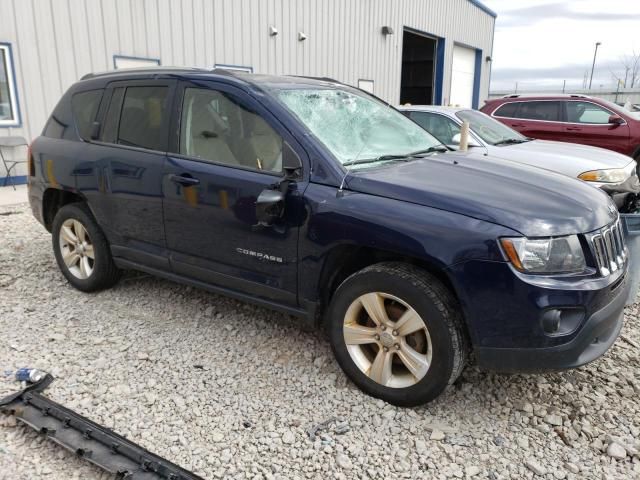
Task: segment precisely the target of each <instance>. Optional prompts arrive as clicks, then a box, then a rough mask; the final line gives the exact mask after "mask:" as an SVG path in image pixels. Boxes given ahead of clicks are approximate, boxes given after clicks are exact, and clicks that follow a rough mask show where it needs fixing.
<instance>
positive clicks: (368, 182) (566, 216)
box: [347, 152, 617, 237]
mask: <svg viewBox="0 0 640 480" xmlns="http://www.w3.org/2000/svg"><path fill="white" fill-rule="evenodd" d="M347 187H348V188H349V190H352V191H356V192H362V193H367V194H371V195H378V196H383V197H388V198H394V199H397V200H402V201H406V202H412V203H417V204H421V205H425V206H429V207H433V208H438V209H441V210H446V211H450V212H455V213H459V214H462V215H467V216H469V217H473V218H477V219H479V220H485V221H489V222H492V223H496V224H500V225H503V226H505V227H508V228H511V229H513V230H516V231H518V232H520V233H522V234H523V235H526V236H529V237H535V236H547V235H548V236H555V235H569V234H574V233H585V232H590V231H592V230H595V229H597V228H600V227H602V226H604V225H607V224H609V223H611V222H612V221H613V220H614V219H615V218H616V216H617V211H616V209H615V205H613V202H612V201H611V200H610V199H609V197H608V196H607V195H606V194H605V193H603V192H602V191H601V190H599V189H597V188H595V187H592V186H590V185H588V184H587V183H585V182H582V181H580V180H576V179H572V178H570V177H567V176H564V175H560V174H557V173H555V172H550V171H547V170H543V169H541V168H534V167H530V166H528V165H522V164H519V163H515V162H509V161H507V162H505V161H504V160H500V159H494V158H491V157H478V156H471V155H469V154H468V153H463V152H449V153H445V154H436V155H432V156H430V157H427V158H423V159H419V160H412V161H409V162H394V163H388V164H384V165H380V166H378V167H373V168H366V169H360V170H355V171H352V172H351V174H350V175H349V177H348V181H347ZM399 214H401V212H399Z"/></svg>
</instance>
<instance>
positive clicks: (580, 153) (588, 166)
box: [488, 140, 632, 177]
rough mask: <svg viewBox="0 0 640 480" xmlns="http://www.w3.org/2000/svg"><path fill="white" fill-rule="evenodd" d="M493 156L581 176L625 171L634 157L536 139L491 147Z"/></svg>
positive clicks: (585, 146)
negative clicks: (618, 170) (619, 169)
mask: <svg viewBox="0 0 640 480" xmlns="http://www.w3.org/2000/svg"><path fill="white" fill-rule="evenodd" d="M488 152H489V155H491V156H492V157H497V158H504V159H507V160H513V161H516V162H521V163H526V164H527V165H533V166H534V167H540V168H546V169H548V170H553V171H555V172H560V173H564V174H565V175H569V176H570V177H577V176H578V175H580V174H581V173H584V172H588V171H589V170H603V169H606V168H624V167H626V166H627V165H629V162H631V161H632V159H631V158H629V157H627V156H625V155H622V154H620V153H616V152H612V151H611V150H605V149H604V148H598V147H591V146H587V145H579V144H576V143H565V142H553V141H548V140H532V141H530V142H525V143H517V144H513V145H502V146H489V147H488Z"/></svg>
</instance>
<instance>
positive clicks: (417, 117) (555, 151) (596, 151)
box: [398, 105, 640, 212]
mask: <svg viewBox="0 0 640 480" xmlns="http://www.w3.org/2000/svg"><path fill="white" fill-rule="evenodd" d="M398 109H399V110H401V111H403V112H404V113H405V114H406V115H407V116H409V117H410V118H411V119H412V120H414V121H415V122H416V123H418V124H419V125H420V126H421V127H422V128H424V129H425V130H427V131H428V132H429V133H431V134H432V135H433V136H434V137H436V138H437V139H438V140H440V141H441V142H442V143H443V144H445V145H447V146H449V147H452V148H457V146H458V144H459V143H460V128H461V126H462V122H463V121H464V120H467V121H468V122H469V124H470V135H469V150H470V151H471V152H472V154H481V155H490V156H491V157H494V158H502V159H505V160H511V161H514V162H519V163H525V164H527V165H532V166H535V167H540V168H545V169H547V170H553V171H555V172H560V173H564V174H565V175H569V176H571V177H577V178H580V179H581V180H584V181H587V182H589V183H590V184H592V185H594V186H596V187H600V188H602V189H603V190H605V191H606V192H607V193H609V194H610V195H611V196H612V197H613V199H614V200H615V202H616V204H617V205H618V209H619V210H620V211H622V212H630V211H634V212H635V211H636V210H637V206H636V202H637V199H636V196H637V194H638V193H639V192H640V182H639V181H638V176H637V168H636V162H635V161H634V160H632V159H631V158H629V157H627V156H625V155H622V154H620V153H616V152H612V151H611V150H605V149H603V148H597V147H591V146H586V145H578V144H575V143H564V142H553V141H548V140H534V139H531V138H527V137H525V136H523V135H521V134H520V133H518V132H516V131H515V130H513V129H511V128H509V127H507V126H506V125H504V124H502V123H500V122H498V121H497V120H494V119H493V118H491V117H489V116H488V115H485V114H484V113H482V112H479V111H477V110H470V109H467V108H457V107H440V106H431V105H428V106H427V105H425V106H417V105H411V106H408V105H405V106H401V107H398Z"/></svg>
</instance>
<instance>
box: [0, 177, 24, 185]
mask: <svg viewBox="0 0 640 480" xmlns="http://www.w3.org/2000/svg"><path fill="white" fill-rule="evenodd" d="M11 182H13V184H14V185H24V184H25V183H27V176H26V175H17V176H15V177H14V176H13V175H11V178H7V177H0V187H4V186H7V187H10V186H11Z"/></svg>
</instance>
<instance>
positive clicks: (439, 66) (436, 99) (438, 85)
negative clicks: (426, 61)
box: [433, 38, 445, 105]
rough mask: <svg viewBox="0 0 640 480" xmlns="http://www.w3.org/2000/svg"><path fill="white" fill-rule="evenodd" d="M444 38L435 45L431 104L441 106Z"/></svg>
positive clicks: (439, 39)
mask: <svg viewBox="0 0 640 480" xmlns="http://www.w3.org/2000/svg"><path fill="white" fill-rule="evenodd" d="M444 42H445V40H444V38H438V40H437V44H436V78H435V82H434V83H435V85H434V87H435V92H434V95H433V104H434V105H442V84H443V82H444Z"/></svg>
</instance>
